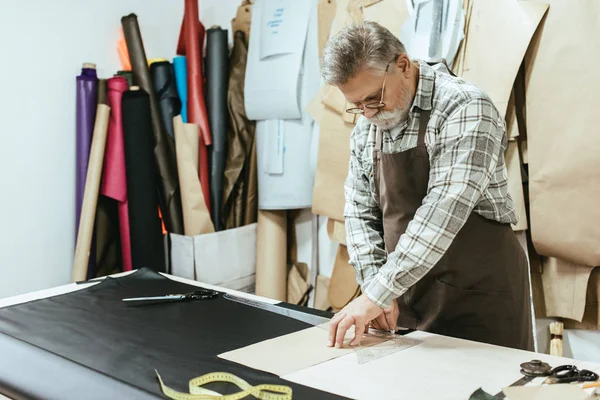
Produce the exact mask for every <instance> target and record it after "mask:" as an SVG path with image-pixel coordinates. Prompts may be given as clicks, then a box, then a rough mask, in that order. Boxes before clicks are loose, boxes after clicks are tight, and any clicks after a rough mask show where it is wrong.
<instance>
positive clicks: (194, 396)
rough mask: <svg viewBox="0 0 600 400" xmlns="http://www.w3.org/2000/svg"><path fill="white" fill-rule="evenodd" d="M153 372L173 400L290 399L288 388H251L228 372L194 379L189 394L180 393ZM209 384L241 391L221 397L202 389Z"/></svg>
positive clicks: (289, 389)
mask: <svg viewBox="0 0 600 400" xmlns="http://www.w3.org/2000/svg"><path fill="white" fill-rule="evenodd" d="M155 372H156V376H158V381H159V382H160V388H161V389H162V391H163V393H164V394H165V396H167V397H168V398H170V399H174V400H212V399H219V400H240V399H243V398H245V397H246V396H249V395H252V396H254V397H256V398H257V399H261V400H291V399H292V388H291V387H289V386H284V385H269V384H265V385H257V386H252V385H250V384H249V383H248V382H246V381H245V380H243V379H241V378H238V377H237V376H235V375H233V374H230V373H228V372H213V373H210V374H206V375H202V376H199V377H197V378H194V379H192V380H190V382H189V387H190V393H182V392H178V391H176V390H173V389H171V388H170V387H168V386H166V385H165V384H164V382H163V380H162V378H161V377H160V375H159V374H158V371H156V370H155ZM211 382H229V383H232V384H234V385H236V386H237V387H239V388H240V389H242V391H241V392H238V393H234V394H227V395H222V394H220V393H217V392H215V391H212V390H209V389H205V388H203V387H202V386H204V385H206V384H207V383H211Z"/></svg>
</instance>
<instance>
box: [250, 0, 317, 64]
mask: <svg viewBox="0 0 600 400" xmlns="http://www.w3.org/2000/svg"><path fill="white" fill-rule="evenodd" d="M260 3H261V6H262V10H261V14H262V21H261V27H262V29H261V32H260V34H261V37H260V39H261V42H260V59H261V60H263V59H265V58H267V57H270V56H274V55H278V54H291V53H302V49H303V48H304V37H303V35H299V34H298V33H299V32H305V31H306V24H307V22H308V12H309V11H310V8H309V7H307V3H308V2H307V1H288V0H260Z"/></svg>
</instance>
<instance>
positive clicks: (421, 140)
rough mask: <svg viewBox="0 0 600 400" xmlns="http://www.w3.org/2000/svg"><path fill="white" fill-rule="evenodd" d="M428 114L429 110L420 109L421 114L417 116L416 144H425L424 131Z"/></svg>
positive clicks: (425, 130) (429, 113)
mask: <svg viewBox="0 0 600 400" xmlns="http://www.w3.org/2000/svg"><path fill="white" fill-rule="evenodd" d="M430 115H431V110H421V116H420V118H419V138H418V139H417V146H424V145H425V133H426V132H427V123H428V122H429V117H430Z"/></svg>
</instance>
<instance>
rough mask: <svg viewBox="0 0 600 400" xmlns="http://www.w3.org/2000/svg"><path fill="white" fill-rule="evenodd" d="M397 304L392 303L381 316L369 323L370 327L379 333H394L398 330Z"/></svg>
mask: <svg viewBox="0 0 600 400" xmlns="http://www.w3.org/2000/svg"><path fill="white" fill-rule="evenodd" d="M399 313H400V311H399V310H398V303H396V300H394V301H393V302H392V305H391V306H390V307H389V308H386V309H385V310H383V314H381V315H380V316H379V317H377V318H376V319H374V320H373V321H371V326H372V327H373V328H375V329H379V330H381V331H392V330H393V331H395V330H396V329H397V328H398V326H397V325H398V314H399Z"/></svg>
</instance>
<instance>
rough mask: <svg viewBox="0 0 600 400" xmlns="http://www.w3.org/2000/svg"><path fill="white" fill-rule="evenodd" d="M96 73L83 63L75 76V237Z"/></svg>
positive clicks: (89, 142)
mask: <svg viewBox="0 0 600 400" xmlns="http://www.w3.org/2000/svg"><path fill="white" fill-rule="evenodd" d="M97 94H98V75H97V73H96V68H95V66H94V65H90V64H84V65H83V68H82V69H81V74H80V75H78V76H77V109H76V112H75V118H76V128H75V129H76V138H75V142H76V157H75V171H76V172H75V237H76V238H77V232H78V231H79V218H80V216H81V205H82V203H83V192H84V190H85V179H86V175H87V169H88V162H89V159H90V147H91V145H92V132H93V131H94V123H95V120H96V106H97V101H98V100H97ZM90 260H91V257H90Z"/></svg>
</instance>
